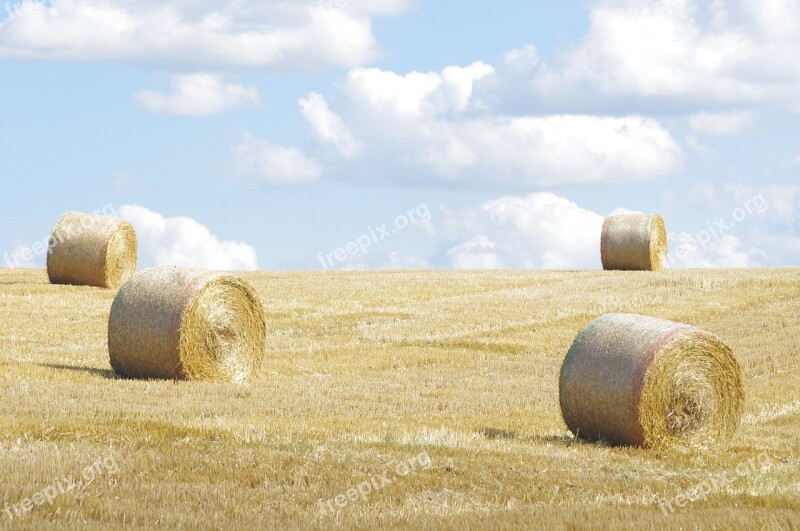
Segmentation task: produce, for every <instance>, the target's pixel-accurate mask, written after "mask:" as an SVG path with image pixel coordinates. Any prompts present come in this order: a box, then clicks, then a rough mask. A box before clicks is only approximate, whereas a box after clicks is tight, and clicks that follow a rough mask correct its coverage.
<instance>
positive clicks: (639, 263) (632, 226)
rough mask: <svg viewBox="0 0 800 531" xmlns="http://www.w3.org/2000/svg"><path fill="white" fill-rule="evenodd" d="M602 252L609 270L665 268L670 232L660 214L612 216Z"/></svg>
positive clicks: (604, 236)
mask: <svg viewBox="0 0 800 531" xmlns="http://www.w3.org/2000/svg"><path fill="white" fill-rule="evenodd" d="M600 255H601V257H602V261H603V269H605V270H629V271H662V270H663V269H664V267H665V266H666V261H667V231H666V228H665V226H664V219H663V218H662V217H661V216H658V215H646V214H625V215H619V216H609V217H608V218H606V220H605V222H604V223H603V233H602V236H601V244H600Z"/></svg>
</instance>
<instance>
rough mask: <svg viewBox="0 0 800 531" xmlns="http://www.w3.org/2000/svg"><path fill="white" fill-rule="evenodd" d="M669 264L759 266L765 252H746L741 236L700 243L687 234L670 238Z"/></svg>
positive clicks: (688, 265) (682, 265)
mask: <svg viewBox="0 0 800 531" xmlns="http://www.w3.org/2000/svg"><path fill="white" fill-rule="evenodd" d="M669 248H670V250H669V256H668V264H669V266H670V267H676V268H718V267H756V266H758V265H760V263H759V260H758V257H759V255H763V251H761V250H760V249H757V248H750V249H746V248H745V244H744V243H743V242H742V240H741V239H740V238H739V237H738V236H734V235H732V234H723V235H721V236H720V237H718V238H712V239H711V241H709V242H708V243H703V244H701V243H699V242H698V240H697V238H696V237H694V236H692V235H691V234H689V233H687V232H677V233H671V234H670V235H669Z"/></svg>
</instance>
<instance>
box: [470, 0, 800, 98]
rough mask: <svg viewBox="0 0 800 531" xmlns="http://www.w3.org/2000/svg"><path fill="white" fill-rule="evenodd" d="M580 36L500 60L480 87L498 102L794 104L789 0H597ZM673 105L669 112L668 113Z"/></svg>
mask: <svg viewBox="0 0 800 531" xmlns="http://www.w3.org/2000/svg"><path fill="white" fill-rule="evenodd" d="M589 17H590V26H589V30H588V32H587V33H586V35H585V36H584V38H583V40H582V41H581V42H580V43H579V44H577V45H576V46H574V47H573V48H571V49H568V50H567V51H565V52H563V53H561V54H558V55H555V56H553V57H551V58H549V59H548V60H541V59H540V58H539V57H538V55H537V54H536V49H535V48H534V47H532V46H526V47H524V48H522V49H520V50H514V51H512V52H510V53H509V54H506V56H505V57H504V58H503V60H502V61H501V62H500V65H499V66H500V67H499V68H498V72H497V73H496V75H494V76H491V77H490V78H489V79H488V80H487V84H486V87H485V88H486V89H487V90H489V92H490V93H491V95H492V96H493V98H494V99H495V100H497V101H499V102H506V103H505V106H503V105H502V103H501V106H502V107H503V108H509V107H510V108H513V109H516V110H517V111H519V110H520V109H530V108H532V107H536V108H539V109H541V108H543V107H544V108H550V109H553V108H558V109H563V108H570V109H579V110H584V111H585V110H588V109H597V108H602V107H605V108H607V107H609V106H614V107H618V106H620V105H622V106H624V107H625V108H628V109H631V108H638V109H643V108H645V109H653V108H664V107H663V106H664V105H668V106H669V108H671V109H673V110H681V109H684V110H686V111H688V112H687V114H688V113H693V112H696V111H697V110H701V109H704V107H717V108H723V109H724V108H730V107H732V106H738V107H753V106H759V107H765V108H775V107H778V108H782V109H789V110H792V111H794V112H800V104H798V100H797V97H796V94H797V92H798V90H800V63H798V62H797V61H796V60H795V58H796V57H797V56H798V54H800V3H798V2H796V1H794V0H774V1H769V2H761V1H758V0H719V1H714V2H701V1H699V0H604V1H600V0H598V1H595V2H593V5H592V6H591V7H590V13H589ZM673 112H674V111H673Z"/></svg>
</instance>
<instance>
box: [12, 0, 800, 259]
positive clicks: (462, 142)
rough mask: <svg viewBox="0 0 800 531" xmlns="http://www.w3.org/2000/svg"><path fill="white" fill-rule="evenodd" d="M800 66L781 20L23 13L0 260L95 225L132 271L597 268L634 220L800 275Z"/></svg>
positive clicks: (700, 11) (176, 6)
mask: <svg viewBox="0 0 800 531" xmlns="http://www.w3.org/2000/svg"><path fill="white" fill-rule="evenodd" d="M465 4H466V5H465ZM799 53H800V2H798V1H796V0H768V1H763V2H756V1H755V0H716V1H714V2H693V1H690V0H661V1H656V0H603V1H591V0H584V1H563V2H512V1H497V2H492V3H478V2H475V3H462V2H455V1H449V0H448V1H444V0H437V1H436V2H433V1H426V0H419V1H405V0H373V1H366V0H321V1H320V0H308V1H303V0H300V1H297V2H293V3H288V4H287V3H282V2H273V1H269V0H267V1H261V2H255V1H250V0H244V1H242V2H237V3H228V4H219V3H214V2H205V1H188V0H183V1H178V2H155V1H153V0H140V1H138V2H121V1H120V0H92V1H89V0H53V1H50V2H40V1H25V2H22V3H20V2H16V3H14V2H12V3H10V4H8V7H7V8H6V11H5V12H4V13H2V14H0V76H2V77H1V79H2V80H3V82H2V83H0V109H2V111H1V113H0V117H1V118H2V119H0V131H2V133H1V136H0V139H2V141H1V142H0V160H2V161H3V169H2V174H3V193H2V194H0V208H2V213H3V214H2V218H1V219H2V220H3V223H0V253H4V254H3V260H0V267H7V266H10V265H13V266H23V267H40V266H42V265H43V264H44V257H43V256H41V255H36V254H35V253H33V256H28V254H27V253H25V250H26V249H31V248H32V246H33V244H34V243H35V242H37V241H41V239H42V238H44V237H46V235H47V234H48V233H49V231H50V230H51V229H52V226H53V225H54V224H55V222H56V220H57V219H58V217H59V216H60V215H61V213H62V212H64V211H66V210H82V211H89V212H91V211H96V210H99V209H101V208H103V207H104V206H106V205H110V206H112V207H113V208H114V211H115V212H116V213H117V214H118V215H120V216H122V217H125V218H127V219H130V220H131V221H132V222H133V223H134V225H135V227H136V229H137V233H138V235H139V238H140V244H141V257H140V262H141V265H143V266H147V265H151V264H156V263H171V264H181V265H194V266H201V267H217V268H224V269H254V268H259V269H322V268H336V269H344V268H424V267H437V268H440V267H444V268H448V267H449V268H482V267H514V268H520V267H521V268H584V267H586V268H597V267H600V259H599V250H598V246H599V225H600V224H601V223H602V219H603V218H604V217H605V216H607V215H609V214H610V213H612V212H618V211H626V210H629V211H645V212H654V213H656V212H657V213H661V214H662V215H663V216H664V217H665V219H666V222H667V227H668V230H669V232H670V243H671V249H672V258H671V265H672V266H673V267H744V266H796V265H800V231H798V212H800V179H798V177H800V147H798V146H800V127H798V125H800V123H799V121H798V113H800V98H798V97H797V96H796V94H798V93H800V66H798V63H797V61H796V60H795V58H796V57H797V56H798V54H799ZM380 228H382V229H384V230H383V231H379V230H378V229H380ZM367 241H369V243H368V244H367ZM358 242H360V244H359V243H358ZM348 244H350V245H349V250H348ZM326 256H327V258H326ZM24 258H30V259H29V260H25V259H24Z"/></svg>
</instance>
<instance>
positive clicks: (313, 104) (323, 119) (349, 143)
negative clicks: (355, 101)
mask: <svg viewBox="0 0 800 531" xmlns="http://www.w3.org/2000/svg"><path fill="white" fill-rule="evenodd" d="M300 110H301V112H302V113H303V116H304V117H305V119H306V121H307V122H308V123H309V125H310V126H311V128H312V129H313V131H314V134H315V135H316V136H317V138H318V139H319V140H320V142H322V143H323V144H329V145H331V146H333V147H335V148H336V149H337V150H338V152H339V153H340V154H341V155H342V156H343V157H345V158H347V159H349V158H353V157H355V156H356V155H358V154H359V153H361V150H362V149H363V144H362V143H361V142H360V141H359V140H357V139H356V138H355V137H354V136H353V133H352V132H351V131H350V129H348V128H347V126H346V125H345V124H344V122H343V121H342V119H341V118H340V117H339V116H338V115H337V114H336V113H334V112H333V111H331V109H330V107H329V106H328V102H327V101H326V100H325V98H323V97H322V96H320V95H319V94H316V93H313V92H312V93H311V94H309V95H308V97H307V98H302V99H301V100H300Z"/></svg>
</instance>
